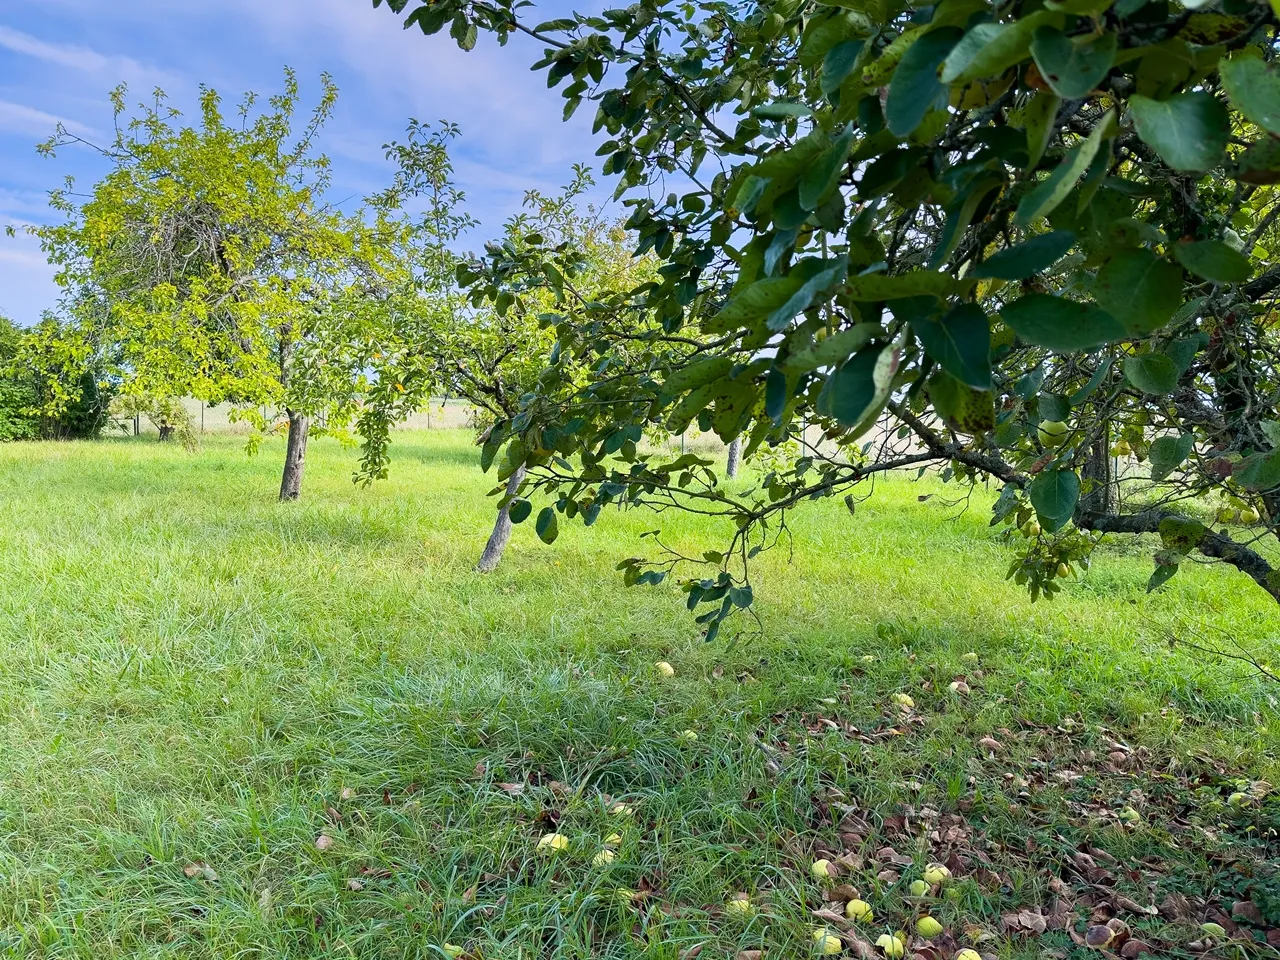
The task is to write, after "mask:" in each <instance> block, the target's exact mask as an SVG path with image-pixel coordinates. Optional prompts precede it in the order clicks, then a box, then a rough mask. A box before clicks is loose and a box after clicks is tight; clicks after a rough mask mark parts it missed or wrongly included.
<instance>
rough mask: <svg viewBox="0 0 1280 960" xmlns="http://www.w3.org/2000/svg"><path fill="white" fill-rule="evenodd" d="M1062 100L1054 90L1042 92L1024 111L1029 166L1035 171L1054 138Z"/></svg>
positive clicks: (1023, 120)
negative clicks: (1055, 124) (1055, 121)
mask: <svg viewBox="0 0 1280 960" xmlns="http://www.w3.org/2000/svg"><path fill="white" fill-rule="evenodd" d="M1061 105H1062V100H1061V99H1060V98H1059V97H1058V95H1057V94H1055V93H1054V92H1053V91H1052V90H1041V91H1040V92H1039V93H1037V94H1036V95H1035V96H1034V97H1032V98H1031V102H1030V103H1028V104H1027V105H1026V107H1025V108H1024V109H1023V111H1022V124H1023V130H1024V132H1025V133H1026V135H1027V166H1026V169H1028V170H1034V169H1035V168H1036V166H1037V165H1038V164H1039V163H1040V158H1041V157H1043V156H1044V151H1045V148H1046V147H1048V146H1049V140H1050V139H1051V138H1052V136H1053V131H1054V124H1053V121H1054V120H1056V119H1057V117H1058V107H1060V106H1061Z"/></svg>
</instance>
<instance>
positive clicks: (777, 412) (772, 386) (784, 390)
mask: <svg viewBox="0 0 1280 960" xmlns="http://www.w3.org/2000/svg"><path fill="white" fill-rule="evenodd" d="M789 386H790V384H789V383H788V381H787V375H786V374H785V373H783V372H782V371H781V370H778V369H776V368H775V369H773V370H770V371H769V375H768V376H767V377H765V381H764V413H765V416H767V417H768V418H769V419H770V420H772V421H773V422H774V423H781V422H782V413H783V411H784V410H786V408H787V400H788V399H789V396H788V394H789V390H788V388H789Z"/></svg>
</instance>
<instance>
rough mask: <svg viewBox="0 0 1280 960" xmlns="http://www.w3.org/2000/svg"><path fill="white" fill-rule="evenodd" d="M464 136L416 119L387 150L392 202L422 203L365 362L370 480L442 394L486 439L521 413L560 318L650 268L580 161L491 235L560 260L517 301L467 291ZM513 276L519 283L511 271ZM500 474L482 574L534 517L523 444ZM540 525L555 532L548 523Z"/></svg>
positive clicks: (523, 255) (571, 373)
mask: <svg viewBox="0 0 1280 960" xmlns="http://www.w3.org/2000/svg"><path fill="white" fill-rule="evenodd" d="M457 135H458V129H457V127H456V126H454V125H453V124H443V125H441V126H440V127H438V128H436V129H432V128H431V127H430V126H428V125H426V124H422V123H418V122H416V121H414V122H412V123H411V124H410V126H409V129H408V135H407V139H406V141H405V142H403V143H392V144H389V145H388V146H387V148H386V150H387V156H388V158H390V159H393V160H394V161H395V162H396V163H397V165H398V167H399V175H398V176H397V178H396V183H395V184H394V185H393V187H392V188H391V193H392V194H393V195H394V198H395V199H394V205H395V206H397V207H399V206H403V205H405V204H413V203H415V202H420V203H422V204H423V205H424V207H425V209H424V210H423V212H422V214H421V215H420V216H419V217H418V218H416V219H415V220H414V222H413V223H412V226H410V227H409V228H408V229H406V230H405V231H404V232H403V236H404V237H405V240H406V242H405V244H404V246H403V248H402V249H401V252H400V255H401V256H402V257H403V258H405V260H406V261H407V267H406V268H405V269H404V270H402V271H401V276H404V277H409V278H411V282H410V283H408V284H407V285H406V286H405V287H404V289H403V290H402V291H401V292H400V295H399V296H393V297H392V298H391V300H390V302H391V303H392V304H393V306H392V307H391V312H392V313H394V315H395V319H394V320H393V321H392V322H390V324H389V329H390V332H389V333H388V335H387V337H386V338H385V339H384V340H383V341H381V342H379V343H378V344H377V349H376V350H374V351H373V353H371V354H370V356H368V357H367V358H365V359H363V360H362V361H361V362H367V363H369V364H370V365H371V367H372V368H373V369H374V370H375V371H376V380H377V382H378V384H379V385H380V387H379V389H377V390H375V391H374V392H373V394H372V398H371V402H370V403H369V404H368V406H367V407H366V408H365V410H364V412H363V413H362V415H361V417H360V421H359V430H360V433H361V435H362V436H363V437H364V449H365V456H364V461H363V464H362V473H363V475H364V476H365V477H366V478H374V477H381V476H385V475H386V472H387V468H388V463H389V443H390V436H391V434H390V428H391V425H392V424H393V423H395V422H396V421H398V420H399V419H402V418H403V417H404V416H405V415H406V414H407V413H409V412H411V411H413V410H415V409H419V408H420V407H421V406H422V405H423V404H424V403H426V402H429V400H430V398H431V397H432V396H433V395H434V396H438V395H441V394H444V395H447V396H450V397H458V398H461V399H463V400H466V401H467V402H468V403H469V404H471V405H472V406H473V407H474V408H475V409H476V410H477V412H478V414H479V423H478V425H479V426H480V427H481V428H482V430H483V431H484V432H483V433H482V437H485V436H487V435H488V432H489V430H490V428H491V426H492V425H493V424H494V423H497V422H501V421H508V420H510V419H511V418H513V417H515V416H516V415H518V414H519V412H520V407H521V401H522V398H523V397H525V396H527V395H528V394H530V393H531V392H535V391H537V389H538V388H539V383H540V380H541V377H542V373H543V369H544V367H545V365H546V361H547V357H548V355H549V353H550V352H551V350H552V349H553V347H554V344H555V341H556V333H555V329H554V325H555V324H556V323H557V322H561V323H567V322H569V321H568V320H567V319H566V316H567V315H576V314H579V313H581V311H583V310H584V309H585V308H586V306H587V304H588V303H589V302H590V301H591V300H592V298H594V297H597V296H600V295H602V294H603V293H604V292H606V291H614V290H630V289H632V288H633V287H634V286H635V284H636V283H637V282H638V281H639V278H640V277H641V275H642V272H643V271H644V270H645V269H646V267H647V266H648V264H647V261H644V260H639V261H637V260H634V259H633V258H632V257H631V255H630V245H629V243H628V241H627V238H626V236H625V233H624V232H623V231H622V230H621V229H620V228H619V227H618V225H617V224H616V223H612V222H610V221H609V220H608V218H607V217H605V216H604V214H603V213H602V211H600V210H599V209H596V208H595V207H593V206H591V205H590V204H587V203H585V202H584V195H585V193H586V192H587V191H588V190H589V189H590V187H591V186H592V180H591V178H590V176H589V175H588V174H587V172H586V170H585V168H581V167H579V168H577V169H575V171H574V178H573V180H572V182H571V183H570V184H569V185H568V186H567V187H565V189H564V190H563V191H562V192H560V193H558V194H554V195H547V194H544V193H542V192H540V191H537V190H531V191H529V192H528V193H526V195H525V198H524V209H523V210H522V211H521V212H520V213H518V214H516V215H514V216H513V217H511V218H510V219H509V220H508V221H507V223H506V224H505V225H504V229H503V236H502V239H501V240H500V241H497V242H495V243H492V244H490V245H489V246H490V249H492V250H494V251H504V252H505V255H507V256H510V257H512V258H515V259H517V260H524V259H531V260H536V261H537V262H539V263H542V262H543V261H544V259H545V258H546V256H547V252H548V251H551V252H554V254H557V255H560V256H562V257H563V258H564V259H563V262H562V267H563V270H560V269H559V268H553V270H556V271H557V272H554V273H551V274H548V273H545V272H544V273H541V274H540V275H539V279H538V284H537V285H536V286H533V285H525V287H526V288H525V289H524V290H523V291H522V295H521V296H520V297H519V298H518V301H517V298H516V297H515V296H514V295H513V296H511V297H510V298H507V297H503V296H501V295H500V294H499V293H498V292H497V291H496V289H495V294H494V298H493V301H492V302H490V301H489V298H487V297H485V296H483V295H477V296H472V297H469V296H468V295H467V293H466V291H465V290H464V289H463V287H462V286H460V284H459V282H458V279H457V277H458V275H459V274H461V276H462V277H463V278H464V279H465V278H468V277H469V275H470V270H471V267H470V266H469V263H470V262H471V261H470V260H469V258H467V257H465V256H463V255H461V254H459V253H456V252H455V250H454V248H455V246H456V245H457V244H458V243H459V241H460V239H461V237H462V236H463V234H464V233H465V232H466V231H467V230H469V229H471V228H473V227H475V226H476V225H477V224H476V222H475V221H474V220H473V219H472V218H471V217H470V216H469V215H468V214H467V213H466V212H465V209H464V204H465V199H466V198H465V195H464V194H463V192H462V191H461V190H459V189H458V188H457V186H456V184H455V183H454V181H453V166H452V162H451V161H450V159H449V154H448V144H449V142H450V141H451V140H452V139H453V138H454V137H456V136H457ZM388 205H392V204H391V202H390V201H389V202H388ZM548 276H550V277H551V280H552V281H553V282H551V283H549V284H548ZM512 280H513V281H515V282H517V283H518V282H519V281H518V280H516V279H515V277H514V275H513V277H512ZM544 284H546V285H544ZM557 311H560V312H557ZM562 376H563V377H565V378H566V379H567V381H568V382H571V383H579V382H582V381H584V380H585V379H586V377H587V372H586V371H585V370H583V369H579V368H575V369H573V370H566V371H562ZM486 449H490V450H491V448H489V447H486ZM498 478H499V480H500V481H502V483H503V484H504V486H502V487H501V488H500V489H499V490H498V491H495V493H499V494H500V499H499V504H498V514H497V517H496V519H495V522H494V528H493V532H492V534H491V535H490V537H489V541H488V543H487V545H486V547H485V549H484V551H483V553H482V554H481V557H480V560H479V562H478V564H477V569H478V570H480V571H481V572H489V571H491V570H493V569H494V568H496V567H497V565H498V563H499V561H500V560H501V559H502V554H503V551H504V550H505V548H506V545H507V542H508V541H509V539H510V536H511V525H512V519H513V517H512V511H513V509H514V511H515V518H516V519H517V521H518V520H523V519H524V517H525V516H527V515H528V506H529V505H528V503H527V501H522V500H520V498H519V497H518V494H519V491H520V487H521V484H522V482H523V480H524V478H525V464H524V460H523V456H522V451H521V450H520V448H519V447H511V448H509V449H508V450H507V456H506V457H505V458H504V460H503V461H502V463H501V464H500V466H499V470H498ZM539 529H540V532H541V534H542V535H543V536H544V538H546V537H547V536H548V533H547V529H546V527H545V526H540V528H539Z"/></svg>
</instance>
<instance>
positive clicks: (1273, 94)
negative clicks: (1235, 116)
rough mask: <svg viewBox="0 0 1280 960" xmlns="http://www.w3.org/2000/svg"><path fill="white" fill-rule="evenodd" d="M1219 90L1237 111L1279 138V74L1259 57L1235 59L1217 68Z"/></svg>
mask: <svg viewBox="0 0 1280 960" xmlns="http://www.w3.org/2000/svg"><path fill="white" fill-rule="evenodd" d="M1218 75H1219V76H1220V77H1221V78H1222V88H1223V89H1224V90H1226V91H1227V96H1228V97H1230V98H1231V102H1232V103H1233V104H1235V107H1236V109H1237V110H1239V111H1240V112H1241V113H1243V114H1244V115H1245V117H1247V118H1248V119H1249V120H1251V121H1252V122H1254V123H1256V124H1257V125H1258V126H1260V127H1262V129H1263V130H1266V131H1267V132H1268V133H1273V134H1275V135H1277V136H1280V75H1277V74H1276V71H1275V70H1273V69H1271V67H1269V66H1268V65H1267V64H1266V63H1265V62H1263V61H1262V60H1261V59H1260V58H1259V57H1250V56H1237V57H1233V58H1232V59H1230V60H1225V61H1223V62H1222V63H1221V64H1219V65H1218Z"/></svg>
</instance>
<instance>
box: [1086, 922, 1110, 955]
mask: <svg viewBox="0 0 1280 960" xmlns="http://www.w3.org/2000/svg"><path fill="white" fill-rule="evenodd" d="M1115 938H1116V932H1115V931H1114V930H1112V929H1111V928H1110V927H1108V926H1104V925H1102V924H1095V925H1094V926H1092V927H1089V929H1087V930H1086V931H1085V932H1084V942H1085V943H1087V944H1088V945H1089V946H1091V947H1095V948H1097V949H1099V950H1100V949H1102V948H1103V947H1105V946H1106V945H1107V944H1109V943H1110V942H1111V941H1112V940H1114V939H1115Z"/></svg>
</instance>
